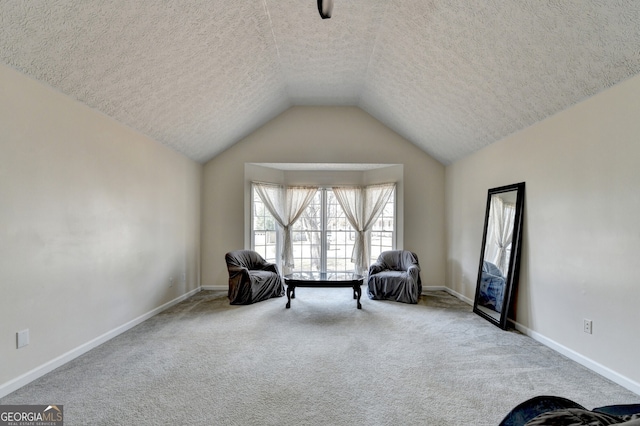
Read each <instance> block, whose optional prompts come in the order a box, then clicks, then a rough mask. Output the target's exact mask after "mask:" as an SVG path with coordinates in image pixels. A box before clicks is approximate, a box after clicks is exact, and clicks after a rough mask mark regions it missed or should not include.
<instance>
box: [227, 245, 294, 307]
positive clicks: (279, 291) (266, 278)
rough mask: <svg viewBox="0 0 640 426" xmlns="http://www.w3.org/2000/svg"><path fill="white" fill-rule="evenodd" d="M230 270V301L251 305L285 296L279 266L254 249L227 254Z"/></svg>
mask: <svg viewBox="0 0 640 426" xmlns="http://www.w3.org/2000/svg"><path fill="white" fill-rule="evenodd" d="M225 261H226V262H227V270H228V271H229V294H228V296H229V301H230V302H231V304H232V305H249V304H251V303H256V302H261V301H263V300H267V299H270V298H272V297H282V296H284V285H283V284H282V278H280V274H279V273H278V267H277V266H276V265H275V264H273V263H269V262H267V261H266V260H264V259H263V258H262V256H260V255H259V254H258V253H256V252H255V251H252V250H236V251H231V252H229V253H227V254H226V255H225Z"/></svg>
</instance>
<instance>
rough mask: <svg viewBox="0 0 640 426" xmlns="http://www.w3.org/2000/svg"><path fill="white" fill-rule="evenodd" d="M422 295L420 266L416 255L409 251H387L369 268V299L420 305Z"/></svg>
mask: <svg viewBox="0 0 640 426" xmlns="http://www.w3.org/2000/svg"><path fill="white" fill-rule="evenodd" d="M421 293H422V280H421V279H420V264H419V263H418V256H416V254H415V253H413V252H410V251H407V250H390V251H385V252H382V253H380V256H379V257H378V260H376V262H375V263H373V264H372V265H371V266H370V267H369V278H368V279H367V294H368V296H369V299H374V300H394V301H396V302H403V303H418V299H419V298H420V294H421Z"/></svg>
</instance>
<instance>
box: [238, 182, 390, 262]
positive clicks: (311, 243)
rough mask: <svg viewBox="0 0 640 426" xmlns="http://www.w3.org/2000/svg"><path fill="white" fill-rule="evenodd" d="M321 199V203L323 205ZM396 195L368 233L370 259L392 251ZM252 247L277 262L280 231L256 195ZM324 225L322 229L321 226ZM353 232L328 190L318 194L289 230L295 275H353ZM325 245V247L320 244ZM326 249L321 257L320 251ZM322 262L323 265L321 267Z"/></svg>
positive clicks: (254, 194) (372, 260)
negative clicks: (323, 272)
mask: <svg viewBox="0 0 640 426" xmlns="http://www.w3.org/2000/svg"><path fill="white" fill-rule="evenodd" d="M323 197H325V199H324V203H323ZM394 198H395V194H392V195H391V197H390V198H389V201H388V202H387V204H386V205H385V207H384V209H383V211H382V213H381V214H380V216H379V217H378V219H377V220H376V221H375V222H374V225H373V228H372V232H371V259H370V262H374V261H375V260H376V259H377V258H378V256H379V254H380V253H381V252H383V251H385V250H393V249H394V231H395V199H394ZM252 213H253V214H252V230H251V232H252V245H253V248H254V250H255V251H257V252H258V253H260V254H261V255H262V256H263V257H264V258H265V259H266V260H268V261H270V262H276V257H277V255H278V252H279V248H278V247H277V233H279V232H281V229H280V228H279V227H277V226H276V222H275V220H274V219H273V217H272V216H271V214H270V213H269V211H268V210H267V209H266V207H265V206H264V204H263V203H262V200H261V199H260V197H259V196H258V194H257V192H255V191H254V193H253V212H252ZM323 224H324V225H323ZM355 237H356V232H355V231H354V229H353V228H352V227H351V224H350V223H349V221H348V220H347V218H346V216H345V214H344V212H343V211H342V208H341V207H340V204H339V203H338V201H337V199H336V198H335V196H334V194H333V191H332V190H331V189H326V190H320V191H318V192H317V193H316V195H315V196H314V199H313V200H312V201H311V203H310V204H309V206H307V208H306V209H305V211H304V212H303V214H302V215H301V216H300V218H299V219H298V221H297V222H296V223H295V224H294V225H293V227H292V244H293V258H294V264H295V268H294V269H295V270H296V271H338V272H352V271H353V270H354V266H355V265H354V264H353V262H351V255H352V254H353V246H354V243H355ZM323 241H324V243H323ZM323 245H324V247H325V248H326V250H325V252H324V253H322V248H323ZM323 262H324V264H323Z"/></svg>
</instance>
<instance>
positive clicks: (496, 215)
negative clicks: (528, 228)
mask: <svg viewBox="0 0 640 426" xmlns="http://www.w3.org/2000/svg"><path fill="white" fill-rule="evenodd" d="M489 211H490V218H489V222H490V223H491V225H492V226H491V228H492V229H491V230H487V232H491V234H490V236H491V237H492V238H491V239H492V240H493V243H494V250H495V251H493V253H494V255H493V263H494V264H495V265H496V266H497V267H498V268H500V270H501V271H502V273H503V275H504V276H506V275H507V273H508V272H509V271H508V269H509V263H508V262H509V256H508V254H509V253H510V246H511V242H512V240H513V224H514V217H515V205H513V204H509V203H505V202H504V201H502V199H501V198H500V197H497V196H493V197H491V207H490V210H489Z"/></svg>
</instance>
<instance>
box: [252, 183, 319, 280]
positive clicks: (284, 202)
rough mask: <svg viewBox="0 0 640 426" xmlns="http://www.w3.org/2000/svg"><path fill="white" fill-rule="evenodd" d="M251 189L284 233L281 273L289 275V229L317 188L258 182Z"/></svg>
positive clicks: (290, 244)
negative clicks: (253, 189)
mask: <svg viewBox="0 0 640 426" xmlns="http://www.w3.org/2000/svg"><path fill="white" fill-rule="evenodd" d="M253 187H254V188H255V190H256V192H257V193H258V196H260V199H261V200H262V202H263V203H264V205H265V207H266V208H267V210H269V213H271V215H272V216H273V218H274V219H275V220H276V222H278V224H279V225H280V226H281V227H282V229H283V231H284V232H283V239H284V244H283V248H282V271H283V274H285V275H286V274H289V273H291V271H292V270H293V268H294V266H295V265H294V263H293V244H292V242H291V227H292V226H293V224H294V223H295V222H296V221H297V220H298V219H299V218H300V216H301V215H302V212H304V209H306V208H307V206H308V205H309V203H310V202H311V200H312V199H313V197H314V195H315V194H316V192H317V191H318V188H317V187H301V186H295V187H294V186H292V187H284V186H282V185H273V184H268V183H258V182H254V183H253Z"/></svg>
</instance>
